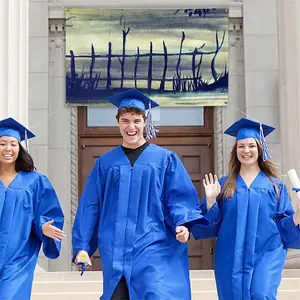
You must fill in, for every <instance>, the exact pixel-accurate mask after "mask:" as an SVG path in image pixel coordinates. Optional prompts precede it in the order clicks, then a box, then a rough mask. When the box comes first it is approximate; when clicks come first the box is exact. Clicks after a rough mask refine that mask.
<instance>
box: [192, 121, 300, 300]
mask: <svg viewBox="0 0 300 300" xmlns="http://www.w3.org/2000/svg"><path fill="white" fill-rule="evenodd" d="M274 129H275V128H273V127H270V126H267V125H262V124H259V123H257V122H254V121H251V120H248V119H245V118H243V119H241V120H239V121H237V122H235V123H234V124H233V125H232V126H230V127H229V128H228V129H227V130H226V131H225V133H226V134H229V135H231V136H234V137H236V142H235V144H234V146H233V149H232V151H231V155H230V161H229V168H228V169H229V172H228V173H229V174H228V176H226V177H224V178H222V179H220V181H218V179H217V177H216V176H214V177H213V176H212V174H209V175H205V179H204V180H203V185H204V189H205V196H206V197H205V200H204V201H203V203H202V212H203V213H204V216H205V217H206V218H208V219H210V220H214V221H211V224H214V225H213V226H209V227H204V226H200V225H196V226H194V227H193V229H192V231H193V233H194V235H195V236H196V238H197V239H200V238H202V239H203V238H209V237H217V242H216V249H215V277H216V283H217V289H218V296H219V299H220V300H229V299H230V300H241V299H253V300H260V299H269V300H275V299H276V294H277V289H278V286H279V284H280V280H281V272H282V269H283V267H284V261H285V258H286V253H287V248H297V249H300V229H299V224H300V204H299V203H298V205H297V210H296V213H295V212H294V210H293V207H292V204H291V201H290V198H289V195H288V192H287V189H286V186H285V184H284V183H283V182H282V181H281V180H280V179H279V172H278V169H277V168H276V166H275V164H274V163H273V162H271V161H270V156H269V153H268V151H267V148H266V142H265V139H264V137H265V136H267V135H268V134H269V133H271V132H272V131H273V130H274Z"/></svg>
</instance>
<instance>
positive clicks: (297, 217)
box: [293, 191, 300, 226]
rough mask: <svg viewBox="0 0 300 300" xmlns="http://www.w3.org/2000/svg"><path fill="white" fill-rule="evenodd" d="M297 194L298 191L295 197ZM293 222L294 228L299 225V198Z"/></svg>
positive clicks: (298, 198)
mask: <svg viewBox="0 0 300 300" xmlns="http://www.w3.org/2000/svg"><path fill="white" fill-rule="evenodd" d="M298 193H300V191H299V192H297V196H298ZM293 220H294V223H295V225H296V226H297V225H300V197H297V202H296V212H295V213H294V215H293Z"/></svg>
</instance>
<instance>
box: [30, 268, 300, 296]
mask: <svg viewBox="0 0 300 300" xmlns="http://www.w3.org/2000/svg"><path fill="white" fill-rule="evenodd" d="M190 277H191V287H192V297H193V300H198V299H199V300H200V299H201V300H203V299H205V300H217V299H218V297H217V293H216V286H215V280H214V274H213V271H212V270H205V271H191V272H190ZM32 292H33V293H32V297H31V300H50V299H51V300H52V299H53V300H77V299H80V300H82V299H84V300H99V297H100V295H101V294H102V273H101V272H86V273H85V274H84V276H82V277H81V276H80V273H79V272H45V273H36V274H35V278H34V283H33V290H32ZM296 299H297V300H299V299H300V270H298V269H297V270H284V271H283V278H282V282H281V285H280V287H279V292H278V300H296Z"/></svg>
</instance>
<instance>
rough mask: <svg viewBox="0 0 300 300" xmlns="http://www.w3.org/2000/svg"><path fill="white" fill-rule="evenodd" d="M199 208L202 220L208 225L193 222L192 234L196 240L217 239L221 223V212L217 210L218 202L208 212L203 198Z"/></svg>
mask: <svg viewBox="0 0 300 300" xmlns="http://www.w3.org/2000/svg"><path fill="white" fill-rule="evenodd" d="M200 208H201V211H202V214H203V216H204V218H205V219H206V220H208V224H201V223H197V222H193V226H192V228H191V231H192V234H193V235H194V237H195V239H196V240H200V239H208V238H213V237H217V235H218V232H219V227H220V223H221V211H220V209H219V204H218V201H216V202H215V204H214V205H213V206H212V207H211V208H210V210H209V211H207V208H206V199H205V198H204V200H203V201H202V203H201V206H200Z"/></svg>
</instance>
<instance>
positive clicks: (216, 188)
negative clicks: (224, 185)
mask: <svg viewBox="0 0 300 300" xmlns="http://www.w3.org/2000/svg"><path fill="white" fill-rule="evenodd" d="M203 186H204V190H205V197H206V206H207V211H209V210H210V209H211V207H212V206H213V205H214V204H215V202H216V199H217V197H218V195H219V194H220V192H221V186H220V184H219V181H218V177H217V175H214V176H213V175H212V174H211V173H209V175H207V174H205V177H204V179H203Z"/></svg>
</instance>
